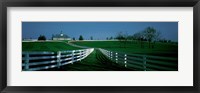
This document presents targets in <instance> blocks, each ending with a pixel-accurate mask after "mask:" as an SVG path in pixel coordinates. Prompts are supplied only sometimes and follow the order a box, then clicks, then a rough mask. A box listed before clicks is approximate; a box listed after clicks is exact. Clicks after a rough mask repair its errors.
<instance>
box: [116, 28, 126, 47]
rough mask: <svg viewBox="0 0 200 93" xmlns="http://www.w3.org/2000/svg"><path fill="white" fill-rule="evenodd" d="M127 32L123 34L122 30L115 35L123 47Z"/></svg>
mask: <svg viewBox="0 0 200 93" xmlns="http://www.w3.org/2000/svg"><path fill="white" fill-rule="evenodd" d="M127 37H128V35H127V34H124V33H123V32H119V33H118V34H117V36H116V39H117V40H119V41H120V42H121V43H123V44H124V48H126V43H127Z"/></svg>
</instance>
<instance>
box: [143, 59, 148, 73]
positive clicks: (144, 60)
mask: <svg viewBox="0 0 200 93" xmlns="http://www.w3.org/2000/svg"><path fill="white" fill-rule="evenodd" d="M146 64H147V61H146V56H145V55H144V56H143V68H144V71H146Z"/></svg>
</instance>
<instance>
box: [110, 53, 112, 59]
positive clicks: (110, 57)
mask: <svg viewBox="0 0 200 93" xmlns="http://www.w3.org/2000/svg"><path fill="white" fill-rule="evenodd" d="M110 59H111V60H112V52H111V54H110Z"/></svg>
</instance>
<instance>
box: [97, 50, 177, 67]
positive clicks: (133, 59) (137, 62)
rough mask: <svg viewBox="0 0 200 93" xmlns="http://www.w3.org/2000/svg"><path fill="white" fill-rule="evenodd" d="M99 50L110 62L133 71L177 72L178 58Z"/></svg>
mask: <svg viewBox="0 0 200 93" xmlns="http://www.w3.org/2000/svg"><path fill="white" fill-rule="evenodd" d="M99 50H100V51H101V52H102V54H104V55H105V56H106V57H107V58H109V59H110V60H111V61H113V62H116V63H118V64H120V65H122V66H124V67H126V68H130V69H133V70H142V71H157V70H158V71H177V70H178V58H173V57H160V56H151V55H140V54H125V53H119V52H113V51H108V50H105V49H101V48H99Z"/></svg>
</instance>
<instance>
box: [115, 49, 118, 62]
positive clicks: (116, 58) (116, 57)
mask: <svg viewBox="0 0 200 93" xmlns="http://www.w3.org/2000/svg"><path fill="white" fill-rule="evenodd" d="M115 60H116V63H118V62H117V61H118V56H117V52H116V53H115Z"/></svg>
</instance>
